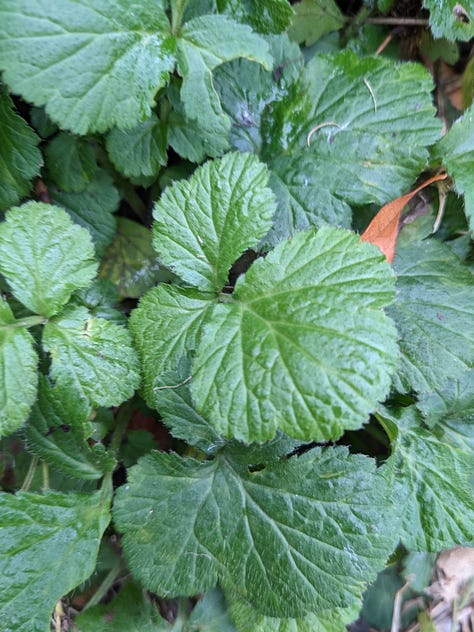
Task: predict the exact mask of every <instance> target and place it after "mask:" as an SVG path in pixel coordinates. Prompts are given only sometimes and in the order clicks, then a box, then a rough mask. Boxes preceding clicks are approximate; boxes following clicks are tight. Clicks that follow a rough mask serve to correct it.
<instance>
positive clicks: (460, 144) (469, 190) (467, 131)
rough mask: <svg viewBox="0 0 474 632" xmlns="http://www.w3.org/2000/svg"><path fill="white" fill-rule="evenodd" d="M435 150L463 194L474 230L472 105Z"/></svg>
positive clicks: (473, 120)
mask: <svg viewBox="0 0 474 632" xmlns="http://www.w3.org/2000/svg"><path fill="white" fill-rule="evenodd" d="M435 152H436V155H437V157H438V158H440V159H441V160H442V161H443V163H444V164H445V165H446V168H447V169H448V171H449V174H450V175H451V176H452V177H453V178H454V183H455V186H456V191H457V192H458V193H463V194H464V205H465V210H466V215H467V218H468V220H469V226H470V228H471V231H472V232H474V184H473V181H472V173H473V169H474V105H473V106H471V107H470V108H469V110H467V111H466V112H465V113H464V115H463V116H462V118H460V119H459V120H458V121H456V123H454V125H453V126H452V127H451V129H450V130H449V132H448V133H447V134H446V136H444V137H443V138H442V139H441V140H440V141H439V142H438V144H437V145H436V149H435Z"/></svg>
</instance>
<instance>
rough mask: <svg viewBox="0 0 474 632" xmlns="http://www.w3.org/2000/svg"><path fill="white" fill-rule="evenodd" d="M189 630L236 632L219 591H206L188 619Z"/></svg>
mask: <svg viewBox="0 0 474 632" xmlns="http://www.w3.org/2000/svg"><path fill="white" fill-rule="evenodd" d="M189 624H190V627H191V629H193V630H199V631H200V632H236V630H235V626H234V624H233V622H232V621H231V619H230V616H229V613H228V608H227V604H226V602H225V599H224V595H223V594H222V591H221V590H218V589H213V590H208V591H207V593H206V594H205V595H204V597H203V598H202V599H200V600H199V601H198V602H197V604H196V605H195V606H194V608H193V610H192V612H191V616H190V617H189Z"/></svg>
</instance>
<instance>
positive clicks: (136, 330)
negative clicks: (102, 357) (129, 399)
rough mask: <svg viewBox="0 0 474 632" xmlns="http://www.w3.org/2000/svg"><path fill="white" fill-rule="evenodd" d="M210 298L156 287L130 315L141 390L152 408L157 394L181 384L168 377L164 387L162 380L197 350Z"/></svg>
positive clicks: (184, 291) (180, 289) (181, 290)
mask: <svg viewBox="0 0 474 632" xmlns="http://www.w3.org/2000/svg"><path fill="white" fill-rule="evenodd" d="M211 298H212V296H209V295H206V294H202V293H200V292H197V291H196V290H186V289H182V288H178V287H173V286H169V285H159V286H158V287H156V288H154V289H152V290H150V291H149V292H147V294H145V296H144V297H143V298H142V299H141V301H140V304H139V306H138V308H137V309H135V310H134V311H133V312H132V314H131V317H130V331H131V332H132V335H133V337H134V340H135V344H136V346H137V349H138V351H139V353H140V356H141V360H142V364H143V384H142V387H143V390H144V394H145V397H146V399H147V402H148V403H149V405H150V406H151V407H154V406H155V405H156V397H157V394H159V393H160V392H161V391H162V390H167V389H165V387H168V388H169V387H175V386H176V385H177V384H178V383H180V382H182V381H183V380H182V379H180V378H178V377H177V376H176V378H175V377H174V376H169V377H170V382H168V383H166V384H164V383H163V380H162V379H161V376H162V375H163V374H164V373H165V372H167V371H176V370H177V367H178V362H179V360H180V359H181V358H182V357H186V356H187V355H189V354H190V352H192V351H194V350H195V349H196V347H197V340H198V338H199V336H200V333H201V330H202V326H203V323H204V322H205V320H206V318H207V317H208V316H209V313H210V311H211V310H212V307H213V303H212V302H211V301H210V299H211ZM187 377H188V376H185V377H184V378H183V379H186V378H187ZM156 389H158V390H156Z"/></svg>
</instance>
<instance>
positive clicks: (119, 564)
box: [82, 558, 125, 612]
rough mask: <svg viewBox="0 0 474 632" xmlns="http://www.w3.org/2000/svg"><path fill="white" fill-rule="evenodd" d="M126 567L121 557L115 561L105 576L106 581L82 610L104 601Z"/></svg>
mask: <svg viewBox="0 0 474 632" xmlns="http://www.w3.org/2000/svg"><path fill="white" fill-rule="evenodd" d="M124 568H125V566H124V563H123V561H122V559H121V558H119V559H118V560H117V561H116V562H115V564H114V565H113V566H112V568H111V569H110V571H109V572H108V573H107V575H106V577H105V578H104V581H103V582H102V583H101V585H100V586H99V588H98V589H97V590H96V591H95V593H94V594H93V595H92V597H91V598H90V599H89V601H88V602H87V603H86V605H85V606H84V608H83V609H82V612H85V611H86V610H89V608H92V607H93V606H97V604H99V603H100V602H101V601H102V599H103V598H104V597H105V595H106V594H107V593H108V592H109V590H110V589H111V588H112V586H113V585H114V584H115V582H116V581H117V577H118V576H119V575H120V573H121V572H122V571H123V569H124Z"/></svg>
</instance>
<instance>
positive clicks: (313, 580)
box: [114, 448, 395, 617]
mask: <svg viewBox="0 0 474 632" xmlns="http://www.w3.org/2000/svg"><path fill="white" fill-rule="evenodd" d="M114 518H115V522H116V525H117V528H118V529H119V530H120V531H121V532H122V533H123V545H124V551H125V554H126V556H127V559H128V561H129V564H130V568H131V570H132V572H133V574H134V575H135V576H136V577H137V578H138V579H139V580H140V581H141V582H142V583H143V585H144V586H145V587H146V588H148V589H150V590H152V591H154V592H157V593H159V594H162V595H168V596H173V595H178V594H188V595H192V594H195V593H197V592H202V591H203V590H206V589H207V588H209V587H211V586H213V585H214V584H215V583H216V581H217V579H218V578H220V580H221V582H222V583H223V585H224V587H225V586H226V585H230V587H231V588H232V587H233V586H238V587H239V591H240V595H241V598H243V599H244V600H248V601H250V602H251V603H252V605H253V606H254V607H255V608H257V609H258V610H259V611H260V612H262V613H263V614H270V615H272V616H281V617H292V616H301V615H302V614H303V613H305V612H308V611H315V612H318V611H323V610H327V609H331V608H334V607H336V608H337V607H344V606H346V605H348V604H351V603H353V600H354V597H358V596H360V594H361V592H362V591H363V589H364V586H365V584H366V582H368V581H371V579H373V578H375V576H376V573H377V572H378V571H379V570H380V569H381V567H382V566H383V563H384V561H385V559H386V557H387V555H388V554H389V553H390V552H391V549H392V547H393V544H394V537H395V534H392V532H391V529H390V523H391V520H392V505H391V500H390V494H389V492H388V488H387V487H386V483H385V479H384V478H383V477H382V476H381V475H380V474H379V473H378V472H377V471H376V468H375V463H374V461H373V460H371V459H368V458H366V457H363V456H360V455H359V456H354V455H350V454H349V452H348V450H347V449H345V448H335V449H328V450H324V451H322V450H321V449H319V448H317V449H315V450H313V451H311V452H310V453H307V454H306V455H304V456H302V457H299V458H292V459H290V460H284V461H281V462H277V463H275V464H270V465H267V466H266V468H264V469H263V470H260V471H257V472H250V471H249V470H248V468H247V467H246V466H242V465H239V464H238V463H236V462H235V461H233V460H232V459H231V458H229V457H226V455H225V453H224V454H221V455H220V456H218V457H217V458H216V459H215V460H214V461H212V462H198V461H195V460H193V459H189V458H181V457H179V456H177V455H175V454H165V453H158V452H154V453H152V454H150V455H148V456H146V457H144V458H143V459H141V461H140V462H139V464H138V465H137V466H136V467H134V468H132V470H131V471H130V477H129V483H128V484H127V485H126V486H124V487H121V488H120V489H119V491H118V494H117V498H116V502H115V508H114Z"/></svg>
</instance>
